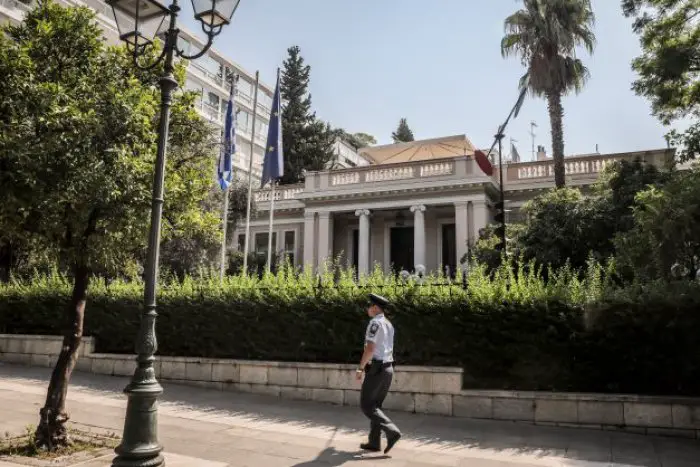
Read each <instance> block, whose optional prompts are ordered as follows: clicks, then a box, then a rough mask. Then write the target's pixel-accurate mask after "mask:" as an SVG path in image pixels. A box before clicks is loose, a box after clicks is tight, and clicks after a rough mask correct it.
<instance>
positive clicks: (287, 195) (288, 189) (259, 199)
mask: <svg viewBox="0 0 700 467" xmlns="http://www.w3.org/2000/svg"><path fill="white" fill-rule="evenodd" d="M253 171H255V170H253ZM303 191H304V185H286V186H281V187H278V188H276V189H275V202H277V201H289V200H293V199H298V197H299V195H300V194H301V193H302V192H303ZM271 195H272V191H271V190H269V189H268V190H260V191H256V192H255V195H254V198H253V199H255V202H256V203H269V202H270V198H271Z"/></svg>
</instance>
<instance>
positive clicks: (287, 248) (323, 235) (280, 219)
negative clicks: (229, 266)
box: [234, 135, 673, 274]
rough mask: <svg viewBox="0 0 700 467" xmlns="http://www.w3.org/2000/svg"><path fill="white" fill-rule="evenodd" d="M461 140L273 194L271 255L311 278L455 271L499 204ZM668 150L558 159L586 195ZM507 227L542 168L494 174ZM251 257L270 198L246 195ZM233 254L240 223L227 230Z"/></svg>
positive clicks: (424, 144) (657, 161)
mask: <svg viewBox="0 0 700 467" xmlns="http://www.w3.org/2000/svg"><path fill="white" fill-rule="evenodd" d="M474 151H475V147H474V146H473V145H472V143H471V142H470V141H469V139H468V138H467V137H466V136H464V135H457V136H451V137H446V138H437V139H432V140H423V141H415V142H411V143H399V144H392V145H387V146H377V147H370V148H364V149H362V150H360V154H361V155H362V156H363V157H364V158H365V159H367V160H368V161H369V162H370V165H368V166H363V167H352V168H344V169H337V170H326V171H323V172H311V173H308V174H307V175H306V179H305V181H304V184H303V185H287V186H281V187H278V188H277V190H276V191H275V205H274V206H275V211H274V225H273V242H272V244H273V248H276V251H277V252H279V253H283V254H286V255H288V256H289V258H290V259H291V260H292V261H293V263H294V264H295V265H296V266H304V267H311V268H314V269H315V270H319V269H320V268H322V267H323V266H324V265H325V264H327V262H328V261H330V260H333V259H336V258H340V260H341V262H342V264H344V265H347V266H354V267H355V268H356V269H357V270H358V271H359V272H360V273H361V274H366V273H368V272H370V271H371V270H372V269H373V268H374V267H377V266H379V267H380V268H381V269H382V270H384V271H385V272H390V271H391V270H392V269H394V270H402V269H405V270H408V271H413V270H415V267H416V266H417V265H423V266H424V267H425V268H426V271H428V272H430V271H437V270H440V269H443V270H444V268H445V267H449V268H450V269H449V270H450V271H455V270H456V267H458V266H459V264H460V259H461V258H462V257H463V256H464V255H465V253H467V251H468V246H469V245H470V244H473V243H474V242H475V241H476V240H477V239H478V236H479V230H480V229H482V228H483V227H485V226H487V225H488V224H489V223H491V222H492V220H493V205H494V203H495V202H496V201H497V200H498V198H499V185H498V180H499V176H498V170H497V167H494V168H495V169H496V170H494V173H493V175H492V176H487V175H486V174H485V173H484V172H483V171H482V170H481V169H480V168H479V166H478V164H477V163H476V160H475V159H474ZM672 158H673V151H672V150H669V149H658V150H650V151H641V152H630V153H619V154H589V155H582V156H572V157H567V158H566V176H567V185H568V186H578V187H583V188H585V187H587V186H590V185H591V184H592V183H593V182H594V181H595V180H596V179H597V178H598V175H599V173H600V172H601V171H602V170H603V168H604V167H605V166H606V165H607V164H609V163H611V162H613V161H616V160H620V159H627V160H630V161H632V160H635V159H639V160H642V161H644V162H645V163H650V164H654V165H656V166H659V167H665V166H666V164H667V163H668V162H669V161H670V160H671V159H672ZM503 181H504V190H505V199H506V209H507V210H509V211H510V212H509V213H508V217H509V218H510V219H509V220H514V219H516V218H517V217H518V211H519V208H520V207H521V206H522V205H523V204H524V203H525V202H526V201H528V200H529V199H532V198H533V197H534V196H536V195H537V194H539V193H541V192H543V191H544V190H547V189H550V188H552V187H553V186H554V177H553V166H552V160H551V159H547V158H546V157H544V155H543V154H540V157H538V160H537V161H532V162H517V163H509V164H507V165H505V166H504V176H503ZM255 201H256V207H257V215H256V218H255V219H254V220H253V221H252V222H251V237H252V242H251V250H252V251H255V252H257V253H266V251H267V245H268V228H269V225H268V223H269V206H270V191H269V190H260V191H258V192H256V193H255ZM234 235H235V237H234V238H235V239H236V242H237V245H239V249H240V250H242V249H243V248H242V245H243V243H244V236H245V225H244V223H239V225H238V227H237V230H236V231H235V232H234Z"/></svg>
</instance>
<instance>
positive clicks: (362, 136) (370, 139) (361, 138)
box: [352, 132, 377, 149]
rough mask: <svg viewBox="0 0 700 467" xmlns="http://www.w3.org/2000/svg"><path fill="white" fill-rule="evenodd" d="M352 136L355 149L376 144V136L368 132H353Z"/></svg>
mask: <svg viewBox="0 0 700 467" xmlns="http://www.w3.org/2000/svg"><path fill="white" fill-rule="evenodd" d="M352 137H353V138H354V139H355V142H356V143H357V146H356V147H357V149H360V148H366V147H367V146H374V145H375V144H377V138H375V137H374V136H372V135H370V134H369V133H362V132H359V133H353V135H352Z"/></svg>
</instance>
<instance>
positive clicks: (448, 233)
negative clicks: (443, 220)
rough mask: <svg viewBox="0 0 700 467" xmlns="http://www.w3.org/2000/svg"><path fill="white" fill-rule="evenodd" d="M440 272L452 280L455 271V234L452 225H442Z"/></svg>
mask: <svg viewBox="0 0 700 467" xmlns="http://www.w3.org/2000/svg"><path fill="white" fill-rule="evenodd" d="M441 235H442V252H441V254H442V272H443V273H445V274H447V273H448V271H449V277H451V278H454V277H455V272H456V270H457V234H456V229H455V225H454V224H443V225H442V233H441Z"/></svg>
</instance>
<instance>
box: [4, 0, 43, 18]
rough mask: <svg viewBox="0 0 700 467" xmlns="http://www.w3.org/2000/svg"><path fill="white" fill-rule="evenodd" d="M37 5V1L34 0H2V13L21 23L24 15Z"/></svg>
mask: <svg viewBox="0 0 700 467" xmlns="http://www.w3.org/2000/svg"><path fill="white" fill-rule="evenodd" d="M35 5H36V2H35V1H33V0H32V1H24V0H0V13H2V15H4V16H6V17H8V18H10V20H11V21H12V22H13V23H20V22H21V21H22V20H23V19H24V15H25V14H26V13H27V12H28V11H29V10H31V9H32V8H34V6H35Z"/></svg>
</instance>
